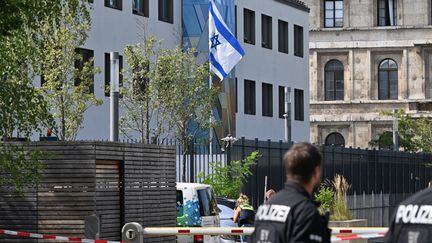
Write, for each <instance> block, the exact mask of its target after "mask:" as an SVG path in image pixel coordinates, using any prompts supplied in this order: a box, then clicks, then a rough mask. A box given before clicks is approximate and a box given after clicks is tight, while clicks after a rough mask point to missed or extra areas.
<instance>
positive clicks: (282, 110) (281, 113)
mask: <svg viewBox="0 0 432 243" xmlns="http://www.w3.org/2000/svg"><path fill="white" fill-rule="evenodd" d="M284 115H285V87H284V86H279V118H285V117H284Z"/></svg>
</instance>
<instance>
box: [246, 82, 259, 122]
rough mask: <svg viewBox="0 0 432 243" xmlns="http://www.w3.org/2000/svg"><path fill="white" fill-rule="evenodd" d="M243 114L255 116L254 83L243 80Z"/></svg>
mask: <svg viewBox="0 0 432 243" xmlns="http://www.w3.org/2000/svg"><path fill="white" fill-rule="evenodd" d="M244 99H245V101H244V112H245V114H249V115H255V114H256V104H255V100H256V99H255V81H251V80H245V81H244Z"/></svg>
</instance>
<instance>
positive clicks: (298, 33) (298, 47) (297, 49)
mask: <svg viewBox="0 0 432 243" xmlns="http://www.w3.org/2000/svg"><path fill="white" fill-rule="evenodd" d="M303 49H304V46H303V27H301V26H298V25H294V56H298V57H303Z"/></svg>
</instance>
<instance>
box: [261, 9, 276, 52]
mask: <svg viewBox="0 0 432 243" xmlns="http://www.w3.org/2000/svg"><path fill="white" fill-rule="evenodd" d="M261 45H262V47H265V48H268V49H272V48H273V31H272V17H270V16H267V15H264V14H262V15H261Z"/></svg>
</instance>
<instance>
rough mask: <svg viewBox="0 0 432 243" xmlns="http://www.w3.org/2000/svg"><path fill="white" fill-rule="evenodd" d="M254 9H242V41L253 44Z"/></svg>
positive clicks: (254, 37)
mask: <svg viewBox="0 0 432 243" xmlns="http://www.w3.org/2000/svg"><path fill="white" fill-rule="evenodd" d="M255 39H256V36H255V11H253V10H250V9H247V8H244V9H243V41H244V43H248V44H251V45H255Z"/></svg>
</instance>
